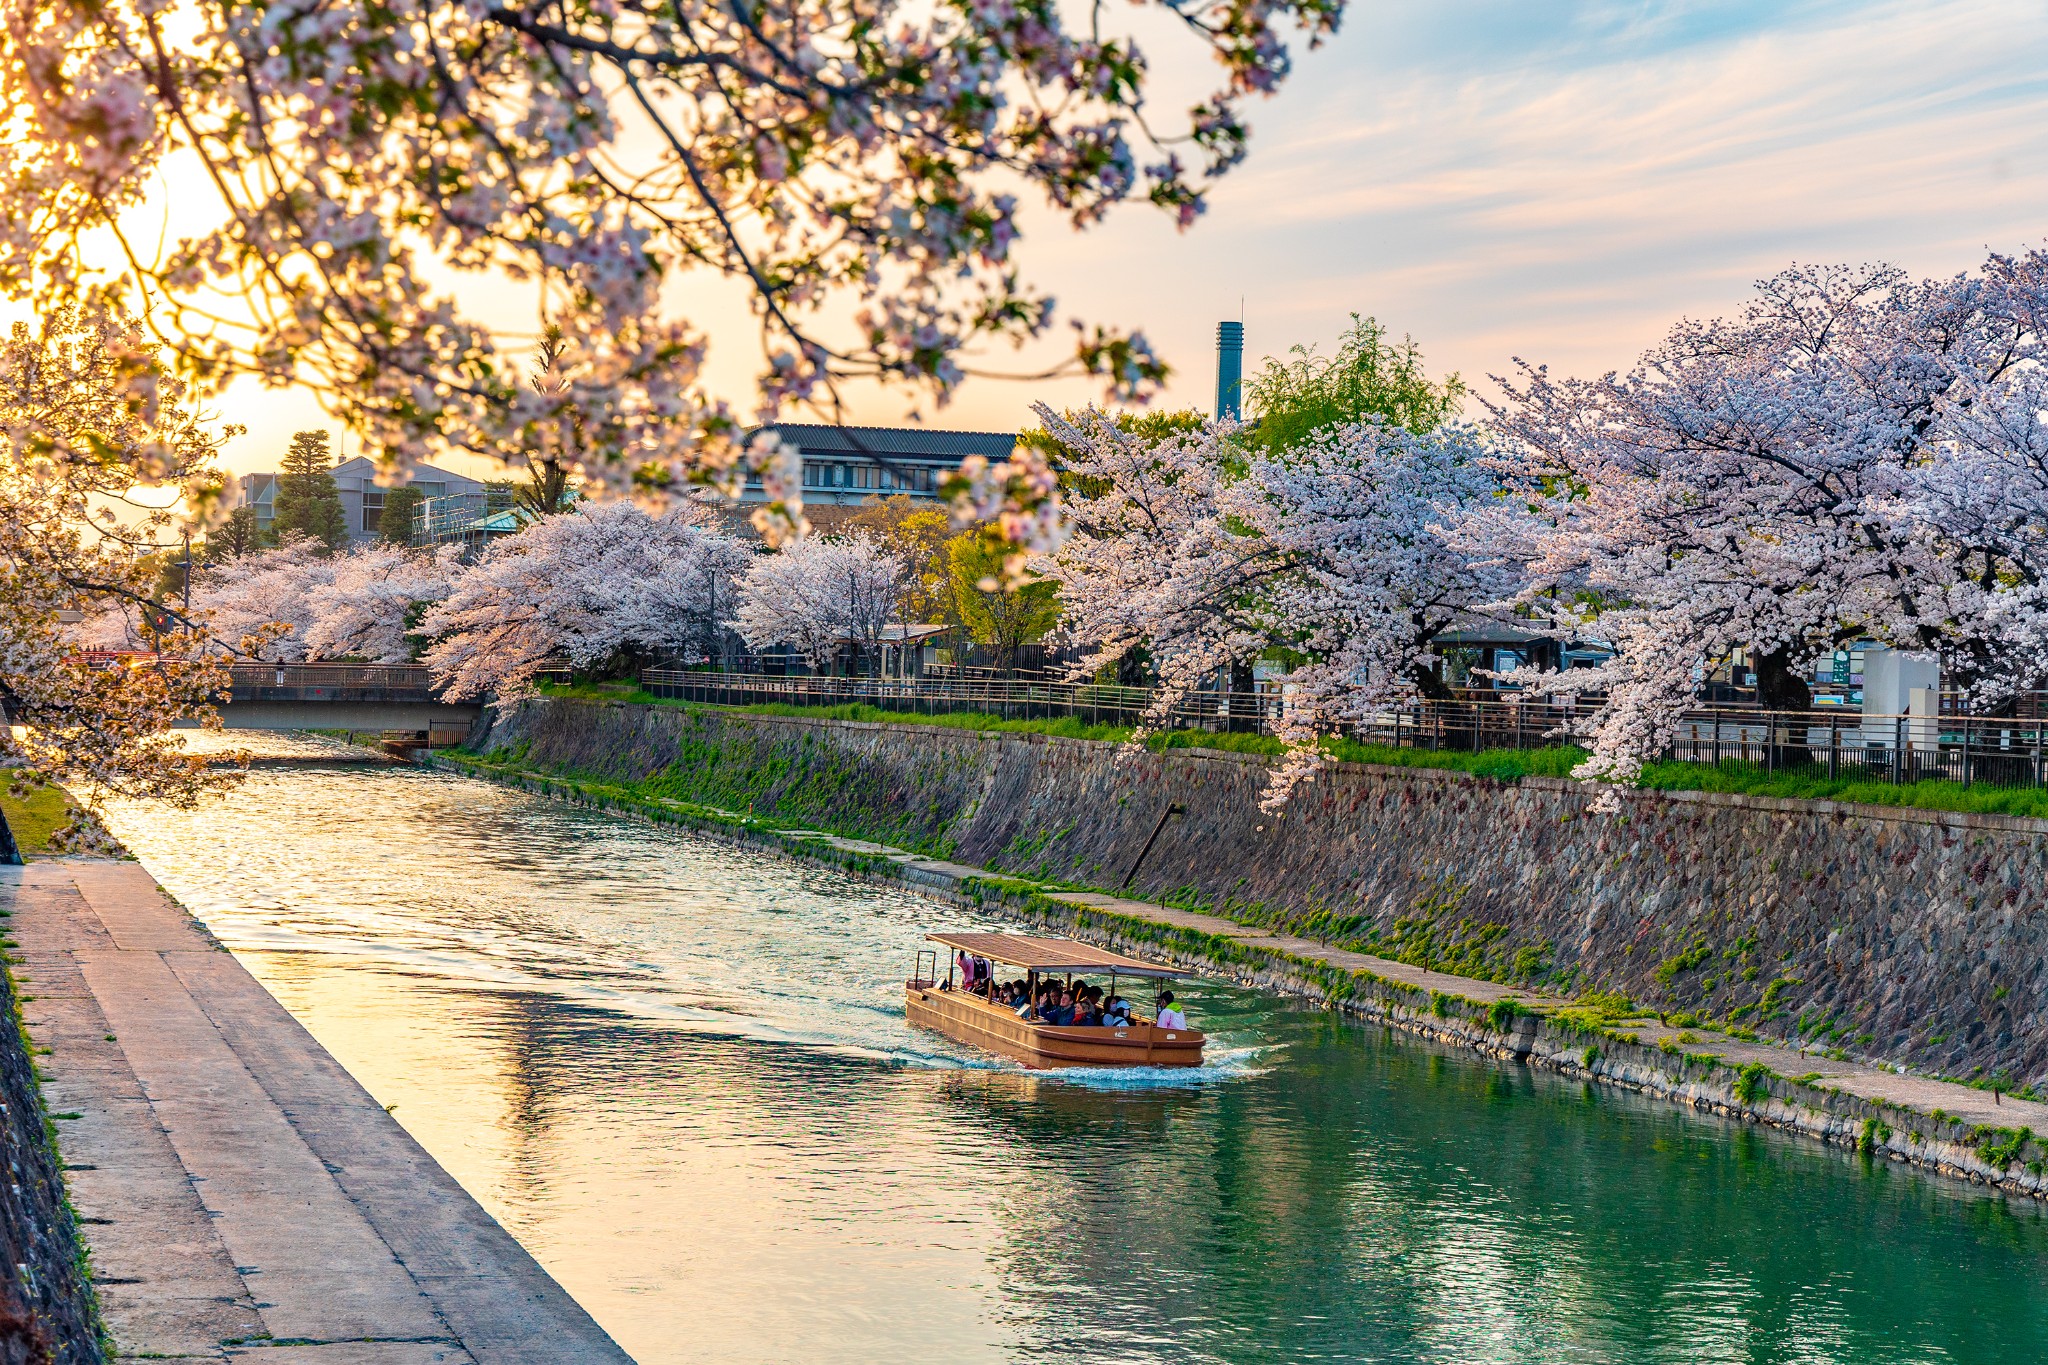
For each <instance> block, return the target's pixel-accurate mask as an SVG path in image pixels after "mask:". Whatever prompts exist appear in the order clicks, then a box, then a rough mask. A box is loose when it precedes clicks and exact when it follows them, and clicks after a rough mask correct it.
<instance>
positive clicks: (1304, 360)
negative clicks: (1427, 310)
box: [1245, 313, 1465, 454]
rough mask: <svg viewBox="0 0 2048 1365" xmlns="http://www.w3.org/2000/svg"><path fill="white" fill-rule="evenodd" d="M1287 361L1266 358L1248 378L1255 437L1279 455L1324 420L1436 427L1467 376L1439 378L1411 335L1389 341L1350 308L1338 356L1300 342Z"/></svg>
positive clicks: (1451, 412)
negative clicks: (1319, 352) (1374, 420)
mask: <svg viewBox="0 0 2048 1365" xmlns="http://www.w3.org/2000/svg"><path fill="white" fill-rule="evenodd" d="M1291 354H1292V355H1293V356H1294V359H1292V360H1290V361H1287V362H1285V363H1284V364H1283V363H1282V362H1280V361H1278V360H1268V361H1267V362H1266V366H1265V368H1264V369H1262V370H1260V371H1259V372H1258V373H1257V374H1256V375H1253V376H1252V377H1251V378H1250V379H1248V380H1246V381H1245V397H1246V400H1247V406H1248V407H1249V408H1250V410H1251V411H1252V413H1253V414H1255V415H1254V417H1253V419H1252V423H1251V429H1250V431H1249V433H1248V438H1249V443H1250V444H1252V445H1254V446H1257V447H1260V448H1261V449H1263V450H1265V451H1267V452H1270V453H1274V454H1278V453H1279V452H1282V451H1285V450H1288V449H1290V448H1292V447H1294V446H1297V445H1299V444H1301V442H1302V441H1304V440H1306V439H1307V438H1308V437H1309V436H1310V435H1312V434H1313V433H1315V432H1317V431H1320V430H1322V429H1323V428H1324V427H1328V426H1335V425H1337V424H1338V423H1342V422H1357V421H1362V420H1365V419H1368V418H1372V417H1378V418H1381V419H1383V420H1385V421H1387V422H1391V423H1393V424H1395V425H1396V426H1403V427H1406V428H1408V430H1410V431H1416V432H1422V431H1431V430H1434V429H1435V428H1436V427H1438V426H1441V425H1442V424H1443V423H1444V422H1445V421H1446V420H1447V419H1449V418H1451V417H1453V416H1456V415H1457V411H1458V406H1459V404H1460V403H1462V402H1463V401H1464V397H1465V382H1464V381H1463V380H1462V379H1460V378H1458V376H1457V375H1455V374H1454V375H1451V376H1449V377H1447V378H1446V379H1444V380H1443V381H1442V382H1441V383H1438V382H1437V381H1435V380H1432V379H1431V378H1430V377H1429V372H1428V371H1427V370H1426V369H1424V368H1423V364H1422V350H1421V348H1420V347H1418V346H1417V345H1416V344H1415V342H1414V341H1413V340H1412V339H1410V338H1408V337H1403V338H1401V342H1400V344H1399V345H1395V344H1393V343H1392V342H1390V341H1388V340H1387V329H1386V328H1384V327H1382V326H1380V324H1379V322H1378V321H1377V320H1376V319H1373V318H1361V317H1360V316H1359V315H1358V314H1356V313H1353V314H1352V315H1351V328H1350V330H1349V331H1347V332H1345V333H1344V335H1343V336H1342V337H1340V338H1339V339H1338V342H1337V352H1336V354H1335V355H1330V356H1320V355H1317V354H1316V353H1315V348H1314V347H1311V346H1296V347H1295V348H1294V350H1293V351H1292V352H1291Z"/></svg>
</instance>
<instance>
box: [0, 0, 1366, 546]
mask: <svg viewBox="0 0 2048 1365" xmlns="http://www.w3.org/2000/svg"><path fill="white" fill-rule="evenodd" d="M1164 4H1165V9H1166V11H1167V14H1168V16H1169V18H1170V20H1171V21H1172V22H1173V23H1174V24H1175V25H1176V26H1177V28H1178V29H1179V30H1180V32H1182V33H1184V34H1185V35H1186V36H1187V37H1188V38H1189V39H1190V40H1191V42H1192V45H1193V46H1194V47H1196V48H1198V49H1206V50H1207V51H1208V53H1210V54H1211V55H1212V56H1213V57H1214V58H1215V59H1216V61H1217V62H1218V64H1219V66H1220V75H1221V83H1220V87H1219V88H1218V89H1216V90H1215V91H1214V92H1213V93H1211V94H1209V95H1207V96H1206V97H1203V98H1201V99H1200V100H1198V101H1197V102H1196V103H1195V104H1194V105H1193V107H1192V108H1191V109H1190V110H1189V112H1188V118H1187V121H1186V125H1185V130H1184V131H1179V132H1175V131H1172V130H1171V129H1170V128H1168V127H1167V125H1166V124H1165V122H1164V120H1163V119H1162V111H1160V110H1158V109H1156V108H1154V107H1152V106H1150V105H1148V103H1147V98H1146V96H1147V86H1148V77H1149V75H1150V67H1151V59H1150V58H1149V57H1148V55H1147V54H1146V53H1145V52H1143V51H1141V50H1140V48H1139V47H1138V45H1137V44H1136V42H1135V41H1134V40H1133V39H1132V38H1131V37H1129V36H1127V35H1123V34H1119V33H1117V32H1116V31H1114V30H1113V28H1112V27H1111V17H1112V16H1111V12H1110V11H1109V10H1107V9H1106V8H1105V7H1103V6H1101V5H1097V6H1096V7H1095V8H1094V9H1093V10H1091V11H1088V12H1087V15H1086V19H1085V21H1084V26H1083V27H1082V28H1080V29H1078V30H1076V29H1074V28H1071V27H1070V23H1069V16H1068V15H1067V13H1066V12H1065V11H1063V10H1062V9H1061V8H1060V7H1059V6H1057V5H1053V4H1049V3H1046V2H1045V0H947V3H943V4H939V5H936V6H934V5H923V4H915V5H913V4H904V3H876V2H875V0H777V2H776V3H770V4H767V5H765V6H764V5H752V4H747V5H742V4H723V3H714V4H702V3H677V4H669V5H653V4H627V5H618V4H612V3H598V2H597V0H571V2H570V3H557V0H547V3H540V2H539V0H531V2H529V0H503V2H502V3H491V4H475V3H470V2H469V0H383V2H382V3H379V4H376V5H365V4H363V3H361V0H248V2H247V3H238V4H231V5H225V4H205V3H200V2H199V0H7V3H6V4H5V5H4V9H0V109H4V110H6V111H7V112H6V114H5V116H4V117H5V124H4V133H5V135H4V136H0V204H4V210H5V211H4V212H0V225H4V226H0V292H4V293H5V294H6V295H7V296H8V297H11V298H25V297H34V298H36V299H37V300H38V301H40V302H41V303H42V304H43V305H44V306H46V307H49V306H56V305H59V304H62V303H64V302H66V301H68V300H72V299H76V298H79V297H81V296H83V295H85V294H87V293H89V292H91V291H94V290H99V289H107V288H118V289H126V290H128V291H130V292H131V293H137V294H140V295H142V296H145V297H147V298H148V299H149V300H150V301H151V302H152V304H153V305H154V306H155V309H156V311H155V313H154V314H153V316H155V317H157V318H158V319H160V320H161V323H162V325H163V327H164V331H165V336H166V338H167V339H169V340H170V341H172V342H174V343H175V344H176V345H177V346H178V347H179V348H180V351H181V355H182V359H183V361H184V363H185V365H186V366H187V367H189V369H190V370H191V372H192V373H194V374H195V375H197V376H199V377H200V378H202V379H203V380H204V381H206V382H208V383H214V384H218V383H224V382H225V381H227V380H228V379H230V378H232V377H233V376H236V375H242V374H253V375H256V376H259V377H260V378H261V379H263V380H264V381H266V382H268V383H272V384H291V383H306V384H310V385H313V386H314V387H315V388H317V390H318V391H319V393H320V395H321V398H322V400H323V402H324V403H325V404H326V405H327V407H328V408H329V410H330V411H331V412H332V413H333V414H334V415H335V416H337V417H338V418H340V419H342V420H343V421H344V422H346V424H347V425H349V426H350V427H352V428H353V429H354V430H356V431H357V432H358V433H359V434H360V435H361V436H362V437H363V439H364V443H365V445H366V447H368V448H373V449H381V450H389V451H392V452H395V453H396V454H397V455H398V457H399V458H401V459H411V458H415V457H417V456H419V455H422V454H426V453H430V452H431V451H432V450H434V449H435V448H437V447H442V446H454V447H458V448H460V449H463V450H467V451H472V452H476V453H481V454H488V455H495V456H499V457H502V458H507V459H512V460H519V459H524V458H525V457H526V456H527V455H528V454H529V453H530V452H534V451H546V450H549V449H559V450H573V452H574V458H575V459H576V460H577V461H578V462H579V463H580V465H581V467H580V468H579V470H578V472H579V474H580V475H581V476H582V477H583V478H584V480H585V482H586V483H587V484H589V485H591V486H592V487H594V488H604V487H610V488H613V489H627V488H633V489H641V490H645V489H648V488H654V487H664V486H671V485H674V484H676V483H678V482H681V481H684V480H691V479H701V480H707V481H710V482H714V483H719V484H729V482H730V480H731V479H732V477H733V473H734V470H735V468H736V467H737V466H738V465H739V464H740V463H742V462H743V461H744V460H748V459H751V460H752V461H754V462H757V463H765V464H766V465H767V467H768V469H769V470H770V472H771V473H773V474H774V476H775V481H776V484H777V487H776V488H775V489H772V490H771V492H772V493H786V494H787V498H786V500H785V499H784V498H783V497H780V496H777V497H774V498H773V499H772V502H773V503H775V504H777V505H779V506H781V508H782V510H783V511H784V512H785V513H794V514H795V515H788V516H786V517H785V518H784V521H785V523H786V525H787V526H789V527H793V526H794V525H796V524H797V522H798V519H799V517H800V498H801V493H800V488H799V487H798V485H797V484H796V483H794V482H790V481H787V480H785V479H784V478H783V477H782V475H783V474H785V473H786V472H787V471H786V468H784V466H785V465H786V464H787V461H784V462H783V465H777V464H776V463H775V462H774V452H773V447H772V443H767V444H765V445H764V446H763V448H762V449H760V450H757V451H755V452H753V454H752V455H751V456H747V455H745V454H744V453H743V452H742V451H741V450H740V448H739V442H738V436H739V433H740V427H739V424H738V422H737V421H736V420H735V418H734V415H733V413H732V411H731V410H730V409H729V408H728V406H727V405H726V403H724V402H722V401H720V400H718V399H717V398H715V397H713V396H711V395H710V394H709V393H707V392H706V390H705V388H704V386H703V369H702V366H703V358H704V343H703V339H702V337H701V335H700V334H698V333H697V332H695V331H693V330H692V329H691V328H690V327H688V326H687V325H685V324H684V323H682V322H680V321H677V320H674V319H673V318H670V317H668V316H666V315H665V314H664V312H663V310H662V308H661V306H660V305H661V302H662V298H663V296H664V293H665V292H669V291H668V286H669V285H670V283H671V282H672V281H674V280H675V279H677V278H678V277H680V276H681V275H682V274H683V273H684V272H686V271H688V270H691V269H697V270H708V271H712V272H716V273H719V274H723V275H725V276H729V277H731V278H733V279H735V280H738V281H740V282H742V283H743V284H744V285H745V287H746V288H747V289H748V291H749V293H750V296H751V298H752V300H753V302H754V306H755V309H756V312H757V314H758V316H759V318H760V323H761V327H762V331H763V335H764V339H765V354H766V358H767V364H766V368H765V370H764V371H763V373H762V375H761V382H760V398H761V404H762V408H763V411H762V414H761V415H762V416H764V417H766V416H772V415H773V413H774V410H775V409H776V408H777V407H778V406H779V405H780V404H781V403H783V402H785V401H793V400H794V401H808V402H815V403H820V404H823V405H825V406H826V407H828V408H832V407H836V402H837V398H836V394H837V386H838V385H839V384H840V383H841V382H842V381H844V380H847V379H853V378H879V379H882V380H885V381H891V382H899V383H908V384H910V385H912V386H914V387H916V388H918V389H921V390H922V391H923V392H925V393H927V394H930V395H932V396H934V397H936V398H937V399H938V400H939V401H943V400H944V399H945V398H946V397H947V395H949V394H950V393H951V391H952V390H953V388H954V386H955V385H957V384H958V383H959V382H960V380H961V379H962V378H963V377H964V376H966V375H967V374H968V373H969V372H970V367H971V366H972V365H974V364H975V363H976V362H975V361H974V359H973V357H974V356H975V354H976V353H977V352H978V351H980V350H983V349H986V348H987V347H988V346H990V345H992V344H1003V343H1022V342H1024V341H1027V340H1030V339H1032V338H1037V337H1041V336H1044V335H1046V334H1047V333H1048V332H1049V331H1050V330H1051V329H1052V328H1053V327H1054V325H1055V323H1056V317H1055V310H1054V305H1053V301H1052V300H1051V299H1050V298H1048V297H1046V296H1044V295H1042V294H1040V293H1038V292H1036V291H1035V290H1033V289H1032V288H1031V287H1030V286H1029V285H1028V284H1027V283H1025V281H1024V280H1023V278H1022V275H1021V271H1020V268H1019V265H1018V262H1017V259H1016V255H1017V253H1016V243H1017V239H1018V235H1019V213H1020V209H1021V206H1022V204H1021V201H1020V199H1019V197H1018V195H1019V193H1020V192H1021V193H1029V194H1035V195H1036V196H1038V197H1040V198H1042V199H1043V200H1044V201H1045V202H1046V203H1047V204H1048V205H1049V206H1050V208H1051V209H1052V210H1053V211H1054V212H1056V213H1057V214H1059V215H1061V216H1063V217H1064V218H1066V219H1067V220H1068V221H1069V222H1070V223H1072V224H1073V225H1074V226H1076V227H1087V226H1090V225H1093V224H1095V223H1097V222H1099V221H1101V220H1102V218H1103V217H1104V216H1105V215H1106V214H1107V213H1108V212H1109V211H1110V210H1111V209H1112V208H1114V207H1115V206H1116V205H1118V204H1119V203H1122V202H1124V201H1127V200H1132V199H1143V200H1149V201H1150V202H1151V203H1153V204H1154V205H1156V206H1158V207H1159V208H1161V209H1163V210H1164V211H1165V212H1167V213H1168V214H1169V215H1171V216H1172V217H1173V218H1174V219H1175V221H1176V222H1177V223H1179V224H1180V225H1182V226H1186V225H1188V224H1190V223H1191V222H1192V221H1193V220H1194V219H1195V217H1196V216H1197V215H1198V214H1199V213H1200V211H1201V209H1202V207H1203V203H1204V196H1205V194H1206V191H1207V187H1208V185H1209V184H1210V183H1211V182H1213V181H1214V180H1215V179H1216V178H1217V177H1219V176H1221V175H1223V174H1224V173H1226V172H1227V171H1228V170H1229V169H1230V168H1231V167H1232V166H1234V165H1235V164H1237V162H1238V161H1239V160H1240V159H1241V158H1242V157H1243V155H1244V153H1245V148H1246V138H1247V129H1246V125H1245V123H1244V121H1243V116H1242V107H1243V104H1244V102H1245V100H1246V99H1247V98H1248V97H1251V96H1254V95H1263V94H1268V93H1271V92H1272V91H1274V90H1275V89H1276V88H1277V87H1278V85H1279V84H1280V82H1281V81H1282V80H1283V79H1284V77H1285V76H1286V75H1287V73H1288V70H1289V66H1290V55H1289V50H1288V47H1287V45H1286V43H1285V41H1284V40H1283V28H1284V27H1285V26H1287V25H1289V24H1290V23H1291V24H1292V25H1293V26H1294V27H1296V28H1298V30H1299V31H1300V32H1301V33H1303V34H1304V35H1306V37H1307V39H1308V41H1309V42H1310V43H1311V45H1313V44H1314V43H1316V42H1318V41H1320V39H1321V38H1323V37H1324V36H1326V35H1327V34H1329V33H1330V32H1332V31H1334V29H1335V27H1336V25H1337V22H1338V19H1339V17H1340V2H1339V0H1191V2H1183V0H1164ZM166 174H172V175H173V177H174V178H177V179H180V181H181V183H182V182H184V180H185V179H187V178H189V179H191V180H194V181H196V182H197V183H199V184H202V185H204V186H205V187H206V188H207V190H208V191H210V194H211V196H212V197H213V198H214V199H215V200H217V205H218V209H219V214H220V219H219V222H218V224H217V225H216V226H213V227H211V228H209V229H207V230H204V231H200V232H197V233H195V234H194V235H191V236H188V237H184V238H180V239H178V240H175V241H173V242H171V243H170V244H169V245H168V246H167V247H165V248H164V249H161V250H160V249H159V248H158V246H157V238H158V232H159V230H158V227H157V226H156V225H154V224H152V225H150V226H148V227H146V228H143V227H139V226H138V225H137V224H136V223H134V222H131V221H130V220H129V219H127V218H124V216H123V215H124V213H125V212H126V211H127V210H130V209H133V208H134V207H135V206H137V205H138V204H140V203H142V202H143V200H144V197H145V195H146V193H147V192H148V190H149V189H150V187H151V186H152V185H154V184H156V183H158V182H159V181H160V179H162V178H163V177H164V176H165V175H166ZM97 234H111V235H112V236H113V237H114V238H115V239H116V240H117V241H118V242H119V244H120V246H121V248H122V251H123V261H124V268H123V270H122V271H121V272H120V276H121V277H120V278H119V279H115V280H107V279H103V278H101V277H99V276H97V275H96V274H95V272H94V269H93V265H94V262H93V261H92V259H91V253H90V252H89V250H88V246H87V242H88V239H91V238H94V237H95V236H96V235H97ZM484 270H494V271H498V272H502V273H503V274H505V275H507V276H510V277H511V278H513V279H514V280H517V281H523V282H526V283H527V284H529V285H530V286H531V287H532V297H533V298H534V300H535V306H536V314H537V317H536V325H535V328H534V331H539V330H540V326H541V324H551V325H554V326H558V327H561V328H563V329H564V330H565V332H566V333H567V335H566V345H567V352H568V354H569V355H570V356H571V357H573V363H574V367H575V371H576V372H575V373H574V375H573V376H572V378H573V383H572V384H571V385H569V386H568V387H567V388H566V389H552V390H551V389H550V387H549V386H541V387H539V388H535V387H528V386H522V385H521V384H519V383H518V381H517V377H516V367H515V366H513V365H511V364H509V363H507V360H506V358H505V351H504V347H503V346H502V345H501V338H500V337H499V336H497V335H495V334H494V333H493V332H492V330H491V329H490V328H489V327H488V326H486V325H485V323H484V322H483V321H481V320H480V318H479V316H478V315H477V314H476V313H474V312H472V311H471V310H469V309H466V308H464V307H463V306H462V304H461V303H460V302H459V299H458V296H459V294H460V293H461V292H462V290H461V287H460V286H459V285H457V284H454V283H451V281H452V280H459V279H460V278H461V277H462V275H463V273H465V272H477V271H484ZM223 296H225V297H227V298H229V299H231V300H233V301H234V302H233V303H231V304H229V305H226V306H223V305H222V304H221V302H220V300H221V299H222V298H223ZM1072 363H1073V364H1074V365H1077V366H1079V367H1080V368H1082V369H1085V370H1087V371H1090V372H1093V373H1095V374H1097V375H1100V376H1101V377H1102V378H1103V379H1104V380H1105V381H1106V382H1107V383H1108V384H1109V385H1110V386H1111V387H1112V388H1113V389H1114V390H1115V391H1116V392H1118V393H1119V394H1121V395H1125V396H1138V395H1141V394H1143V393H1144V392H1146V391H1147V390H1148V389H1149V388H1150V387H1151V386H1152V385H1154V384H1156V382H1157V381H1158V380H1159V379H1160V378H1161V377H1162V375H1163V373H1164V368H1163V366H1161V365H1160V363H1159V362H1158V361H1157V360H1156V359H1155V358H1154V357H1153V355H1152V353H1151V350H1150V348H1149V347H1148V346H1147V344H1146V343H1145V340H1144V338H1143V337H1142V336H1138V335H1126V334H1122V333H1119V332H1115V331H1112V330H1109V329H1106V328H1103V327H1100V326H1090V325H1082V324H1078V323H1077V324H1076V343H1075V348H1074V360H1073V362H1072ZM572 428H574V430H573V431H572V430H571V429H572ZM784 484H786V485H787V486H786V487H783V486H782V485H784ZM957 491H958V492H959V493H960V495H961V496H962V498H963V500H964V501H965V502H966V504H968V506H969V509H970V510H972V511H974V512H981V511H986V510H988V509H989V508H990V507H993V508H994V510H995V511H996V512H997V513H998V514H1000V515H1002V517H1003V527H1004V530H1005V533H1006V534H1012V535H1020V536H1031V535H1036V534H1037V533H1038V532H1040V531H1041V530H1043V529H1045V528H1046V527H1047V526H1049V525H1051V524H1054V523H1055V522H1056V518H1053V517H1049V516H1041V515H1039V507H1040V501H1042V500H1043V498H1045V497H1049V496H1050V491H1049V488H1047V487H1046V486H1045V481H1044V480H1043V479H1042V478H1040V477H1039V471H1038V469H1037V467H1036V465H1035V462H1034V461H1033V460H1031V459H1030V458H1029V457H1028V455H1027V456H1022V457H1019V458H1018V459H1017V460H1015V461H1013V462H1006V463H1005V464H1002V465H999V466H997V467H995V468H994V469H988V470H977V471H971V472H970V474H969V476H968V477H967V478H966V479H965V480H964V481H963V482H962V484H961V486H960V487H959V489H958V490H957ZM1034 498H1039V499H1040V501H1034V500H1033V499H1034Z"/></svg>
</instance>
